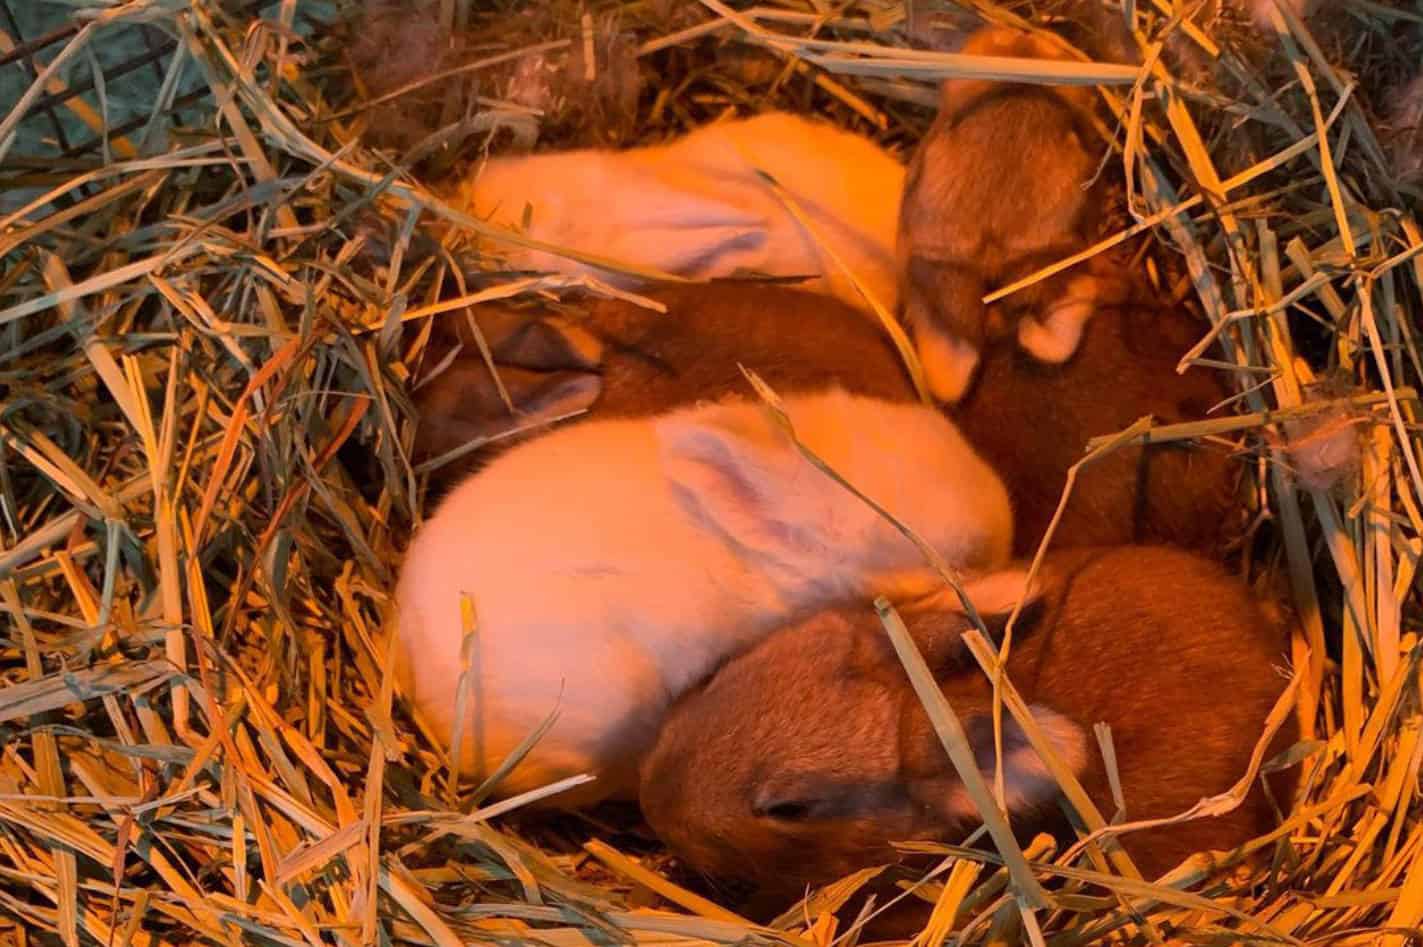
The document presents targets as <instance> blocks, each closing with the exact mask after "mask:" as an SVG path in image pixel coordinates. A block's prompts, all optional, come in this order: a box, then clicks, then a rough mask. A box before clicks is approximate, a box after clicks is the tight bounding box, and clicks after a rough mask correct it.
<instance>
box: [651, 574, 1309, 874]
mask: <svg viewBox="0 0 1423 947" xmlns="http://www.w3.org/2000/svg"><path fill="white" fill-rule="evenodd" d="M1025 579H1026V571H1025V569H1023V568H1018V569H1014V570H1009V571H1005V572H999V573H995V574H990V575H988V576H986V577H984V578H982V579H979V580H978V581H977V582H975V583H971V584H970V585H969V586H968V588H967V591H968V594H969V597H970V599H971V600H972V601H974V602H975V605H976V607H977V608H978V609H979V610H980V611H981V613H982V614H983V615H984V617H985V622H986V624H987V625H988V627H989V628H990V630H992V629H994V628H999V629H1001V626H1002V624H1003V621H1004V619H1005V617H1006V613H1007V612H1008V611H1009V610H1010V609H1011V606H1012V604H1013V602H1014V601H1015V600H1016V598H1017V597H1018V594H1019V593H1020V592H1021V590H1022V589H1023V588H1024V585H1025ZM1037 594H1038V595H1039V596H1040V598H1039V599H1038V601H1037V603H1036V604H1035V606H1034V607H1033V608H1032V609H1030V610H1028V611H1026V612H1025V614H1024V618H1023V620H1022V621H1021V622H1020V624H1019V626H1018V630H1017V631H1016V632H1015V638H1014V645H1013V648H1012V651H1011V656H1010V657H1009V661H1008V667H1007V674H1008V679H1009V680H1010V681H1011V682H1012V683H1013V685H1014V686H1015V687H1016V688H1017V690H1018V691H1019V693H1020V694H1021V695H1022V697H1023V699H1024V701H1025V702H1027V703H1028V704H1029V707H1030V711H1031V713H1032V715H1033V717H1034V719H1035V721H1036V722H1037V723H1038V725H1039V726H1040V727H1041V729H1042V731H1043V732H1044V734H1045V735H1046V736H1047V738H1048V739H1049V740H1051V741H1052V743H1053V744H1054V745H1055V748H1056V750H1057V752H1058V754H1059V756H1060V757H1061V758H1062V759H1063V761H1064V762H1065V763H1066V764H1067V765H1068V766H1069V767H1070V768H1071V769H1072V770H1073V771H1074V772H1075V774H1076V775H1077V777H1078V779H1079V781H1080V782H1081V784H1082V786H1083V789H1084V790H1085V791H1086V793H1087V795H1088V796H1089V797H1090V798H1091V799H1092V800H1093V801H1094V803H1095V804H1096V806H1097V807H1098V808H1099V809H1100V810H1102V811H1103V812H1104V814H1105V815H1106V816H1107V817H1110V816H1111V814H1112V812H1113V811H1114V809H1115V806H1114V804H1113V801H1112V799H1113V797H1112V793H1111V790H1110V788H1109V784H1108V778H1107V771H1106V767H1105V765H1104V764H1103V762H1102V755H1101V752H1100V751H1099V749H1098V747H1097V742H1096V740H1095V739H1094V738H1093V736H1092V728H1093V726H1094V725H1096V724H1098V723H1105V724H1107V725H1108V726H1109V727H1110V728H1111V733H1112V740H1113V744H1114V747H1115V752H1116V760H1117V770H1118V773H1119V774H1120V778H1121V786H1122V791H1123V794H1124V798H1125V800H1126V816H1127V818H1128V819H1130V820H1140V819H1151V818H1160V817H1167V816H1173V815H1176V814H1178V813H1181V812H1184V811H1186V810H1188V809H1189V808H1191V806H1193V805H1194V804H1195V803H1196V802H1197V801H1199V800H1200V799H1202V798H1204V797H1207V796H1213V795H1216V794H1218V793H1223V792H1226V791H1227V790H1229V789H1230V788H1231V787H1232V786H1233V785H1234V784H1235V782H1236V781H1237V780H1239V779H1240V778H1241V777H1242V776H1243V775H1244V774H1245V773H1246V770H1247V767H1248V763H1249V760H1250V756H1251V753H1252V751H1253V749H1254V747H1255V744H1256V743H1257V742H1258V740H1259V739H1260V738H1261V736H1262V734H1263V732H1264V726H1265V721H1266V718H1267V716H1268V715H1269V713H1270V711H1271V709H1272V707H1273V706H1274V705H1275V703H1276V701H1277V700H1278V698H1279V697H1280V696H1281V694H1282V693H1283V692H1284V690H1285V681H1284V679H1283V678H1282V677H1281V675H1280V674H1277V673H1276V672H1275V669H1276V667H1277V666H1280V665H1283V664H1285V663H1286V659H1285V651H1286V648H1287V640H1288V636H1287V635H1286V634H1285V633H1284V629H1282V628H1281V627H1279V623H1278V622H1275V621H1273V620H1271V619H1270V618H1267V616H1266V614H1265V612H1264V610H1263V609H1262V608H1261V606H1260V605H1259V604H1258V603H1257V602H1256V601H1255V600H1254V598H1253V597H1252V596H1251V593H1250V590H1249V589H1247V588H1246V587H1245V586H1244V585H1243V584H1241V583H1240V582H1239V581H1238V580H1236V579H1235V578H1234V577H1232V576H1230V575H1228V574H1226V573H1225V572H1224V571H1223V570H1222V569H1221V568H1220V567H1219V566H1217V565H1215V564H1214V563H1211V562H1209V561H1206V560H1203V559H1200V558H1197V557H1195V556H1192V555H1190V554H1188V553H1185V552H1181V551H1179V550H1172V549H1168V548H1164V547H1119V548H1116V549H1108V550H1088V549H1078V550H1071V551H1065V552H1062V553H1057V554H1054V555H1052V556H1051V557H1050V558H1049V559H1048V562H1047V568H1046V570H1045V572H1044V573H1043V581H1042V583H1041V585H1040V586H1039V587H1038V592H1037ZM902 614H903V616H904V618H905V620H906V623H907V625H908V628H909V631H910V634H911V635H912V636H913V638H914V642H915V644H916V645H917V646H918V648H919V649H920V651H921V652H922V653H923V655H924V657H925V660H926V661H927V662H928V663H929V666H930V668H931V669H933V670H934V672H935V674H936V676H937V678H938V680H939V682H940V685H941V687H942V689H943V692H944V695H945V696H946V697H947V698H948V701H949V704H950V706H951V707H952V708H953V710H954V712H955V713H956V714H957V715H958V717H959V719H960V720H961V722H962V723H963V726H964V729H965V732H966V734H967V736H968V739H969V742H970V743H971V745H972V746H973V747H974V749H975V752H976V755H977V758H978V762H979V766H980V768H981V770H982V771H983V774H984V776H985V777H986V778H988V779H990V780H991V778H992V775H991V774H992V769H993V759H994V741H993V726H992V718H991V716H990V715H991V709H990V708H991V703H992V691H993V688H992V682H991V681H990V680H989V679H988V677H987V676H986V675H984V674H983V672H982V671H981V670H980V669H979V668H978V667H977V665H976V664H974V663H973V662H972V659H971V658H968V657H967V656H966V655H965V653H964V648H963V644H962V641H961V638H960V635H961V634H962V632H964V631H966V630H967V629H968V628H969V627H970V623H969V620H968V618H967V617H966V616H965V615H964V613H963V612H962V610H961V608H960V606H959V604H958V600H957V598H956V597H955V596H954V595H953V593H951V592H949V593H944V594H941V595H939V596H936V598H935V599H934V600H932V601H929V602H926V603H923V604H921V605H920V606H918V607H917V609H915V610H908V609H905V610H903V611H902ZM970 665H971V666H970ZM1293 719H1294V718H1293V715H1290V716H1289V718H1288V720H1289V722H1288V723H1286V724H1285V726H1284V728H1283V729H1282V730H1281V731H1280V733H1279V734H1278V735H1277V737H1276V739H1275V742H1274V744H1273V752H1280V751H1283V750H1284V749H1285V748H1287V747H1288V746H1289V745H1290V744H1291V743H1293V742H1294V740H1295V739H1296V733H1295V730H1294V729H1293ZM1003 720H1004V733H1003V747H1004V752H1005V757H1004V761H1003V762H1004V779H1005V786H1006V803H1007V807H1008V810H1009V814H1010V816H1011V817H1012V820H1013V823H1014V825H1015V828H1016V829H1017V830H1018V831H1019V832H1020V834H1021V835H1022V836H1023V837H1024V838H1025V839H1026V838H1029V837H1031V835H1032V834H1034V833H1036V832H1038V831H1043V830H1050V831H1056V832H1058V833H1059V834H1061V835H1063V836H1064V838H1065V839H1067V840H1071V838H1072V836H1071V834H1070V833H1068V832H1064V831H1063V829H1064V828H1065V825H1064V823H1063V819H1062V817H1061V814H1060V812H1059V811H1058V807H1057V798H1058V795H1059V792H1058V788H1057V784H1056V782H1055V781H1054V780H1053V779H1052V778H1051V777H1050V776H1049V774H1048V771H1047V769H1046V767H1045V766H1044V764H1043V762H1042V760H1041V759H1040V758H1039V757H1038V755H1037V753H1036V752H1035V751H1034V750H1033V749H1032V746H1031V745H1030V744H1029V742H1028V740H1027V738H1026V736H1025V735H1024V733H1023V732H1022V730H1021V729H1020V728H1019V727H1018V725H1017V724H1016V723H1015V722H1014V720H1013V718H1012V717H1011V716H1010V715H1008V714H1007V713H1005V714H1004V718H1003ZM1293 779H1294V775H1293V771H1290V774H1289V775H1286V776H1285V777H1283V778H1281V779H1279V780H1278V781H1277V782H1276V783H1275V784H1274V785H1273V786H1272V790H1273V791H1274V792H1275V793H1277V797H1276V798H1277V799H1278V801H1279V802H1280V803H1281V805H1283V806H1287V805H1288V803H1289V794H1290V793H1291V792H1292V786H1293ZM640 798H641V803H642V808H643V812H644V814H645V815H646V817H647V819H648V822H649V823H650V824H651V825H652V827H653V828H654V829H656V830H657V832H658V833H659V834H660V835H661V836H662V837H663V839H664V840H665V841H666V842H667V843H668V844H669V845H670V846H672V848H673V849H674V850H675V851H677V852H679V853H680V854H681V855H682V856H683V857H684V858H685V859H686V860H687V861H688V862H689V863H691V865H693V866H694V867H696V868H698V869H700V870H701V871H703V872H705V873H707V874H710V875H713V876H722V877H731V878H740V879H747V880H753V881H755V882H757V883H758V884H759V885H761V886H762V888H763V889H765V890H771V891H780V892H783V893H784V894H785V895H787V896H791V895H796V894H799V893H800V891H801V890H802V889H803V887H804V886H805V885H814V884H820V883H825V882H829V881H832V880H834V879H836V878H838V877H841V876H843V875H845V874H848V873H849V872H851V871H854V870H856V869H858V868H864V867H867V866H870V865H875V864H880V863H883V862H884V861H886V860H893V859H894V858H895V854H894V851H893V850H892V849H891V847H890V843H891V842H896V841H910V840H932V839H939V840H945V841H951V842H956V841H958V840H960V839H961V838H963V837H964V836H965V835H967V834H968V832H969V831H971V830H972V829H973V828H974V827H975V826H976V825H977V824H978V823H979V822H980V818H979V817H978V815H977V811H976V809H975V808H974V806H973V804H972V802H971V801H970V799H969V797H968V795H967V793H966V791H965V790H964V787H963V783H962V781H961V779H960V777H959V776H958V773H957V771H956V770H955V769H954V767H953V764H952V763H951V762H950V761H949V758H948V756H947V754H946V752H945V750H944V747H943V745H942V744H941V742H940V740H939V738H938V736H937V734H936V732H935V730H934V729H933V727H932V725H931V724H930V722H929V719H928V716H927V714H926V713H925V712H924V709H923V706H922V704H921V703H920V700H919V698H918V696H917V695H916V694H915V692H914V690H913V688H912V687H911V685H910V683H909V679H908V677H907V676H906V674H905V671H904V668H903V667H902V666H901V663H900V661H899V659H898V657H897V656H896V654H895V652H894V649H893V647H892V646H891V644H890V642H889V639H888V637H887V635H886V633H885V631H884V629H883V627H882V626H881V624H880V622H879V621H878V620H877V618H876V617H875V614H874V612H873V610H872V609H870V608H868V607H866V606H860V607H855V608H845V609H841V610H838V611H829V612H824V613H822V614H820V615H819V616H816V617H814V618H811V619H809V620H807V621H804V622H802V623H800V624H797V625H793V626H790V627H787V628H784V629H782V630H781V631H778V632H775V633H773V634H772V635H770V636H769V637H767V638H765V639H763V640H762V641H761V642H760V643H759V644H757V645H755V646H754V647H752V648H750V649H748V650H747V651H745V652H743V653H742V654H741V655H740V656H738V657H736V658H734V659H732V660H731V661H729V662H728V663H727V664H726V665H724V666H723V667H722V668H721V669H720V670H719V671H718V672H717V673H716V674H715V675H714V676H713V677H712V678H711V680H710V681H709V682H708V683H707V684H706V685H705V686H704V687H702V688H700V689H696V690H693V691H690V692H688V693H687V694H686V695H684V696H683V697H682V699H681V700H679V701H678V702H677V703H676V704H675V705H674V706H673V708H672V710H671V711H670V712H669V713H668V715H667V717H666V719H665V722H664V724H663V727H662V731H661V735H660V736H659V738H658V741H657V745H656V747H655V748H654V749H653V751H652V753H651V754H650V755H649V756H648V757H647V760H646V762H645V764H644V766H643V769H642V775H641V794H640ZM1272 813H1273V810H1272V807H1271V804H1270V800H1269V798H1268V797H1267V795H1266V794H1265V792H1264V791H1263V790H1261V789H1260V788H1258V786H1257V787H1256V788H1255V789H1254V790H1253V791H1252V792H1251V793H1250V794H1249V795H1248V796H1247V797H1246V799H1245V801H1244V803H1243V804H1242V805H1241V806H1240V807H1239V808H1237V809H1235V810H1234V811H1233V812H1231V813H1229V814H1226V815H1222V816H1219V817H1215V818H1207V819H1203V820H1200V821H1194V822H1191V823H1188V824H1184V825H1178V826H1169V827H1163V828H1154V829H1149V830H1145V831H1142V832H1140V833H1133V834H1129V835H1126V836H1124V844H1125V847H1126V850H1127V852H1128V854H1130V856H1131V857H1132V858H1133V859H1134V860H1135V862H1136V864H1137V866H1138V867H1139V868H1140V870H1141V871H1142V873H1143V874H1144V875H1146V876H1147V877H1148V878H1154V877H1157V876H1159V875H1160V874H1162V873H1164V872H1166V871H1167V870H1169V869H1171V868H1172V867H1174V866H1175V865H1176V864H1178V863H1179V862H1180V861H1182V860H1183V859H1184V858H1186V857H1187V856H1189V855H1190V854H1192V853H1194V852H1197V851H1205V850H1211V849H1215V850H1229V849H1233V848H1235V847H1236V846H1239V845H1240V844H1241V843H1243V842H1245V841H1247V840H1249V839H1251V838H1253V837H1255V836H1257V835H1260V834H1263V833H1265V832H1267V831H1268V830H1269V829H1270V828H1272V827H1273V825H1274V817H1273V814H1272Z"/></svg>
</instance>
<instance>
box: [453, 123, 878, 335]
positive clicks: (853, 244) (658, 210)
mask: <svg viewBox="0 0 1423 947" xmlns="http://www.w3.org/2000/svg"><path fill="white" fill-rule="evenodd" d="M758 169H760V170H764V171H765V172H767V173H768V174H770V175H771V176H772V177H773V178H775V179H776V181H777V182H778V183H779V184H780V185H781V187H782V188H784V190H785V191H786V192H787V193H788V194H789V195H790V197H791V198H792V200H793V201H794V202H795V204H796V206H797V208H798V209H799V210H800V212H801V213H803V214H804V215H805V216H806V217H807V218H808V219H809V220H810V222H811V226H812V228H813V230H814V233H808V232H807V231H806V229H805V227H803V226H802V225H801V223H800V222H799V221H798V220H797V218H796V217H795V216H794V215H793V214H792V212H791V211H790V210H788V209H787V207H786V205H785V203H784V202H783V201H782V199H781V198H780V196H778V195H777V194H776V192H775V191H774V190H773V189H772V187H771V185H769V184H767V183H766V181H765V180H764V179H763V178H762V177H761V176H760V175H759V174H758V173H757V171H758ZM903 189H904V166H903V165H902V164H901V163H900V162H899V161H898V159H896V158H895V157H894V156H893V155H891V154H889V153H888V152H886V151H884V150H883V149H881V148H880V147H879V146H878V145H876V144H875V143H874V142H872V141H870V140H869V139H867V138H863V137H861V136H859V135H855V134H852V133H850V132H847V131H843V130H841V129H839V128H836V127H834V126H832V125H830V124H828V123H825V122H820V121H813V120H810V119H806V118H802V117H800V116H796V115H791V114H788V113H784V112H770V113H767V114H763V115H758V116H756V117H754V118H748V119H740V120H735V121H725V122H718V123H716V124H713V125H708V126H705V127H703V128H699V129H697V130H696V131H693V132H692V133H691V134H688V135H685V136H683V137H681V138H678V139H675V140H673V141H671V142H668V143H666V144H660V145H650V146H644V147H639V148H630V149H627V150H623V151H611V150H603V149H587V150H578V151H567V152H549V153H542V154H532V155H527V156H519V157H504V158H494V159H491V160H490V161H489V162H488V163H487V164H485V165H484V167H483V168H482V169H481V170H480V172H479V173H478V174H477V175H476V176H475V177H474V178H473V179H471V180H469V181H467V182H466V183H465V184H464V185H463V186H462V188H461V191H460V193H459V195H458V197H457V201H458V202H459V203H461V204H463V205H464V206H466V207H468V208H470V210H471V211H472V212H473V213H474V214H475V215H477V216H479V217H481V218H487V219H489V220H490V221H491V222H492V223H495V224H498V225H499V226H502V227H506V228H512V229H519V230H523V231H524V232H525V233H526V234H527V235H528V236H530V237H533V238H535V239H537V240H540V241H543V242H546V243H550V244H554V245H556V246H559V247H562V248H567V249H573V250H581V251H583V252H585V253H589V254H596V255H598V256H601V257H606V258H612V259H614V260H617V261H619V262H623V263H634V264H640V265H643V266H647V267H652V268H654V269H658V270H661V271H662V272H664V273H670V274H672V275H676V276H686V277H692V278H697V279H708V278H712V277H718V276H733V275H735V274H736V273H737V272H739V271H745V272H755V273H759V274H763V275H767V276H783V277H807V278H809V281H808V282H807V283H806V285H807V286H808V287H809V288H812V289H815V290H817V291H820V292H824V293H829V294H831V295H834V296H837V297H839V298H840V299H842V300H844V301H845V302H847V303H849V304H850V305H852V306H855V307H857V308H859V309H862V310H864V311H873V309H872V307H871V306H870V305H869V304H867V303H866V302H865V300H864V298H863V297H862V296H861V294H860V292H859V290H857V289H856V288H855V285H854V283H853V282H852V281H851V280H850V278H849V277H847V276H846V275H845V274H844V273H843V272H841V269H840V267H839V266H838V265H837V264H836V263H835V262H834V261H833V259H832V254H833V255H834V256H836V257H838V258H839V259H840V260H841V261H843V263H844V264H845V265H846V266H847V267H849V269H850V271H851V272H852V273H854V276H855V279H858V280H859V281H860V282H861V283H862V284H863V285H864V286H865V287H866V288H867V289H869V290H870V291H871V292H872V293H873V294H874V295H875V296H876V298H877V299H878V300H879V302H880V303H881V304H882V305H883V306H884V307H885V308H886V310H889V311H893V309H894V307H895V306H896V304H897V303H896V289H897V277H896V275H895V257H894V240H895V222H896V220H897V218H898V214H899V198H900V194H901V193H902V191H903ZM500 252H501V253H502V252H505V250H504V249H503V248H501V251H500ZM507 259H508V261H509V263H510V264H511V265H512V266H514V267H517V268H520V269H529V270H540V271H552V272H565V273H582V272H593V273H595V275H597V276H600V277H601V278H603V279H606V280H612V281H614V282H617V283H620V284H622V285H624V286H627V285H632V284H634V283H636V282H638V281H637V280H635V279H632V278H630V277H628V276H626V275H625V274H621V273H613V272H604V271H602V270H600V269H597V268H594V267H589V266H586V265H585V264H583V263H579V262H577V261H574V260H568V259H565V258H563V257H559V256H556V255H554V254H551V253H544V252H541V251H531V250H520V249H515V248H508V251H507Z"/></svg>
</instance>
